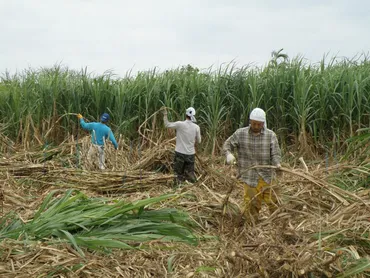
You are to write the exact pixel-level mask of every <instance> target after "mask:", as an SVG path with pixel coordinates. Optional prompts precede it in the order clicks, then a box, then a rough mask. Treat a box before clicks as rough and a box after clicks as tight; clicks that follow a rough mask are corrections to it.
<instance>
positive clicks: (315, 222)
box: [0, 143, 370, 277]
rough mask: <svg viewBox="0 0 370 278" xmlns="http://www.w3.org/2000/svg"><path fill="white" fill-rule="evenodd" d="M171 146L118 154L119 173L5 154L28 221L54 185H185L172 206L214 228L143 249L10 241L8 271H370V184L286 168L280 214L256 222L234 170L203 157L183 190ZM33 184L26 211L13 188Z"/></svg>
mask: <svg viewBox="0 0 370 278" xmlns="http://www.w3.org/2000/svg"><path fill="white" fill-rule="evenodd" d="M171 149H172V145H170V143H169V145H168V146H164V145H158V146H157V147H154V148H152V149H148V150H146V151H145V152H144V151H143V152H142V154H141V157H139V156H137V158H138V159H137V160H136V161H133V163H131V164H128V163H127V161H128V159H127V158H126V159H122V160H121V161H122V162H120V160H119V157H120V156H124V154H123V153H119V154H117V156H118V162H117V164H116V165H120V166H119V167H117V168H119V171H117V169H116V170H115V171H107V172H97V171H88V170H84V169H75V168H64V167H62V166H61V165H59V164H58V163H56V162H55V160H51V161H48V162H46V163H44V164H40V165H37V164H36V165H34V164H30V163H23V164H22V163H20V161H19V160H18V159H12V158H7V160H6V161H1V162H0V167H2V170H3V171H5V170H6V169H9V170H8V171H7V174H6V175H2V179H3V181H4V184H5V187H4V188H5V190H4V202H5V205H6V208H7V210H9V206H11V205H13V208H14V210H15V211H18V214H20V215H21V216H22V219H23V220H24V221H27V219H29V218H30V217H32V214H31V213H30V211H32V210H34V209H35V208H36V207H37V206H39V204H40V201H41V200H42V198H43V197H44V196H45V194H46V193H47V192H48V191H50V190H51V189H53V188H54V189H55V188H60V187H73V188H79V189H81V190H84V191H86V192H91V194H92V195H95V196H96V195H103V196H105V197H107V196H108V197H109V196H110V195H114V194H116V195H115V196H117V194H121V195H124V198H125V199H126V198H127V199H132V200H134V199H140V198H145V197H147V196H148V195H147V193H148V192H150V195H151V196H160V195H162V194H167V193H169V192H176V193H178V194H180V196H179V198H177V199H176V201H172V202H171V203H169V204H167V203H164V204H163V206H170V207H175V208H180V209H182V210H184V211H186V212H188V213H189V214H190V215H191V217H192V218H193V220H194V221H195V222H196V223H197V224H198V228H197V233H199V234H200V235H202V236H205V237H201V238H200V239H201V240H200V242H199V244H198V245H197V246H189V245H186V244H183V243H176V244H172V243H165V242H161V241H160V240H155V241H153V242H151V243H150V244H149V245H147V246H146V247H145V248H144V249H141V250H137V251H135V250H130V251H124V250H119V249H118V250H116V249H113V250H112V251H109V253H102V252H88V251H87V250H85V254H86V257H84V258H83V257H81V256H80V255H79V254H78V253H77V252H76V250H75V249H74V248H73V247H71V246H70V245H69V244H61V245H59V246H54V245H48V242H47V241H45V242H37V243H34V245H33V246H25V245H24V242H23V241H14V240H3V241H2V242H1V249H2V250H5V252H3V253H2V254H1V257H0V274H1V276H2V277H26V276H36V275H47V274H49V275H50V276H53V275H55V277H58V275H59V277H62V276H63V277H102V276H104V277H135V276H137V277H166V276H169V275H171V277H246V276H247V275H248V277H300V276H301V277H318V276H322V277H341V276H340V275H343V276H342V277H355V276H354V275H356V273H362V274H358V277H364V276H361V275H365V273H369V272H364V271H366V269H367V270H369V267H370V258H369V256H368V255H367V254H370V237H369V230H370V219H369V218H370V217H369V215H370V196H369V191H366V190H365V189H364V190H361V191H358V192H355V193H354V192H348V191H346V190H343V189H340V188H338V187H336V186H335V185H333V184H331V183H329V182H328V179H327V177H328V173H326V171H327V170H328V169H326V170H325V171H324V170H321V169H317V170H314V171H313V172H312V173H307V172H304V171H302V170H300V169H291V168H284V169H283V170H284V171H283V175H282V177H280V178H278V183H277V184H276V185H275V187H274V190H275V192H276V194H277V196H278V200H279V202H280V206H279V208H278V209H277V210H276V211H275V212H274V213H273V214H272V215H270V214H269V212H268V211H267V210H266V208H263V211H262V214H261V219H260V222H258V223H257V224H255V225H250V224H247V223H246V222H245V221H244V219H243V216H242V213H241V212H242V211H243V204H242V196H243V187H242V183H240V182H239V181H237V180H236V178H235V177H233V175H235V168H232V167H229V166H227V167H226V166H223V165H220V164H218V163H215V164H214V165H212V163H211V162H208V161H207V162H206V161H205V160H204V159H202V158H198V160H197V167H198V169H197V172H198V176H199V177H200V179H199V181H198V182H197V183H196V184H194V185H187V186H184V187H182V188H179V189H177V190H176V191H174V189H173V188H172V186H171V181H172V179H173V175H172V174H171V172H172V171H171V163H172V153H171ZM122 152H123V151H122ZM18 157H19V156H18ZM161 162H162V164H161ZM113 164H114V163H113ZM113 164H111V165H113ZM153 170H158V171H157V172H156V171H153ZM329 170H330V169H329ZM161 171H163V172H161ZM329 174H330V173H329ZM19 178H20V179H21V180H20V181H18V180H17V179H19ZM30 184H31V186H30V187H29V188H28V189H27V190H29V191H30V192H31V191H32V190H35V192H36V191H37V192H38V194H39V195H40V196H41V197H40V198H39V199H37V200H35V202H34V203H32V202H30V203H29V204H28V206H25V207H23V208H22V210H17V207H18V206H19V204H17V203H14V202H12V200H11V199H9V198H7V195H9V196H11V195H12V192H13V191H14V196H20V195H21V192H22V190H19V188H20V187H22V188H27V185H30ZM23 191H24V190H23ZM26 197H27V196H24V197H22V196H20V198H23V199H25V198H26ZM33 206H35V207H33ZM346 275H348V276H346Z"/></svg>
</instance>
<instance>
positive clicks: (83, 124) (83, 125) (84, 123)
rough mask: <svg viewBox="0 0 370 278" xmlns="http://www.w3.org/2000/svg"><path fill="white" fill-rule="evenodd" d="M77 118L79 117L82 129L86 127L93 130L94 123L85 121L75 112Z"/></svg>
mask: <svg viewBox="0 0 370 278" xmlns="http://www.w3.org/2000/svg"><path fill="white" fill-rule="evenodd" d="M77 118H78V119H80V125H81V127H82V128H83V129H86V130H93V129H94V123H86V122H85V121H84V118H83V116H82V115H81V114H77Z"/></svg>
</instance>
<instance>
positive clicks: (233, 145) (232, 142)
mask: <svg viewBox="0 0 370 278" xmlns="http://www.w3.org/2000/svg"><path fill="white" fill-rule="evenodd" d="M238 146H239V129H238V130H237V131H235V132H234V133H233V135H231V136H230V137H229V138H227V140H226V141H225V143H224V145H223V151H224V153H225V154H226V155H227V154H228V153H230V152H232V151H233V150H235V149H237V148H238Z"/></svg>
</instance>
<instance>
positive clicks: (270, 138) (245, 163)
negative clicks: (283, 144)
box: [223, 127, 281, 187]
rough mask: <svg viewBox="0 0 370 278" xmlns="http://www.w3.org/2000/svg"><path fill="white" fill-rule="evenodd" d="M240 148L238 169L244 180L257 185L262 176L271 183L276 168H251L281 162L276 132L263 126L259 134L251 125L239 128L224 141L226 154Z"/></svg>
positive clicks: (274, 164) (253, 185)
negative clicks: (256, 133)
mask: <svg viewBox="0 0 370 278" xmlns="http://www.w3.org/2000/svg"><path fill="white" fill-rule="evenodd" d="M234 149H237V150H238V168H239V169H238V171H239V177H240V179H241V180H242V181H244V182H245V183H246V184H248V185H249V186H251V187H256V186H257V183H258V178H259V176H261V177H262V178H263V179H264V181H265V182H267V183H271V180H272V178H273V174H274V173H275V171H274V169H268V168H259V169H249V170H246V169H247V168H249V167H252V166H254V165H273V166H276V165H278V164H280V162H281V151H280V147H279V143H278V140H277V137H276V134H275V133H274V132H273V131H272V130H270V129H265V128H263V129H262V131H261V133H260V134H259V135H253V134H252V131H251V130H250V128H249V127H244V128H239V129H237V130H236V131H235V132H234V134H233V135H231V136H230V137H229V138H228V139H227V140H226V141H225V143H224V146H223V150H224V152H225V154H228V152H231V151H233V150H234Z"/></svg>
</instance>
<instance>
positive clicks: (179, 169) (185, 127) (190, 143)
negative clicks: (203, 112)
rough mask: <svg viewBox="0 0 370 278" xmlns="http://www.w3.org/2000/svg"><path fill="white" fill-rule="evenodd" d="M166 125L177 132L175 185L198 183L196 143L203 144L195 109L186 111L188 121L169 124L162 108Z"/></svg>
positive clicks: (164, 109)
mask: <svg viewBox="0 0 370 278" xmlns="http://www.w3.org/2000/svg"><path fill="white" fill-rule="evenodd" d="M162 112H163V121H164V125H165V126H166V127H168V128H173V129H175V130H176V148H175V159H174V166H173V168H174V171H175V175H176V178H175V185H178V184H180V183H181V182H183V181H185V180H187V181H189V182H191V183H194V182H196V181H197V178H196V177H195V174H194V162H195V143H198V144H199V143H200V142H201V136H200V128H199V126H198V125H197V124H196V123H195V122H196V119H195V109H194V108H193V107H189V108H188V109H186V112H185V114H186V120H185V121H177V122H169V121H168V118H167V110H166V108H165V107H163V108H162Z"/></svg>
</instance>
